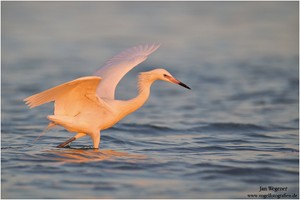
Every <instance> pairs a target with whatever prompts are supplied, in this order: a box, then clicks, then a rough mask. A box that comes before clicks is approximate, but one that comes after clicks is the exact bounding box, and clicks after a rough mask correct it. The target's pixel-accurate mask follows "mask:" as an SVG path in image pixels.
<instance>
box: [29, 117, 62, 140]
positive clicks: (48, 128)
mask: <svg viewBox="0 0 300 200" xmlns="http://www.w3.org/2000/svg"><path fill="white" fill-rule="evenodd" d="M55 126H56V124H55V123H53V122H50V123H49V124H48V126H47V127H46V128H45V129H44V131H43V132H42V133H41V134H40V135H39V136H38V137H37V138H36V139H35V140H34V141H33V142H32V144H34V143H35V142H36V141H37V140H38V139H39V138H40V137H41V136H42V135H44V133H45V132H46V131H48V130H50V129H52V128H54V127H55Z"/></svg>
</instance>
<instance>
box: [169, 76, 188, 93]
mask: <svg viewBox="0 0 300 200" xmlns="http://www.w3.org/2000/svg"><path fill="white" fill-rule="evenodd" d="M164 77H165V78H167V79H168V80H169V81H170V82H171V83H175V84H178V85H181V86H182V87H185V88H187V89H189V90H191V88H190V87H189V86H187V85H186V84H184V83H183V82H181V81H179V80H177V79H176V78H174V77H172V76H169V75H167V74H164Z"/></svg>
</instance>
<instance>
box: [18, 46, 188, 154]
mask: <svg viewBox="0 0 300 200" xmlns="http://www.w3.org/2000/svg"><path fill="white" fill-rule="evenodd" d="M158 48H159V45H158V44H152V45H139V46H135V47H132V48H129V49H126V50H125V51H123V52H121V53H119V54H118V55H116V56H114V57H113V58H111V59H110V60H108V61H107V62H106V63H105V65H104V67H102V68H100V69H99V70H98V71H96V73H95V74H94V76H85V77H82V78H78V79H75V80H73V81H70V82H67V83H64V84H61V85H58V86H56V87H53V88H50V89H48V90H45V91H43V92H41V93H38V94H35V95H32V96H30V97H28V98H26V99H25V100H24V101H25V102H26V104H27V105H28V106H29V107H30V108H34V107H37V106H40V105H42V104H45V103H48V102H52V101H54V115H48V117H47V118H48V119H49V120H50V121H51V122H50V123H49V125H48V127H47V128H46V130H48V129H50V128H52V127H54V126H56V125H60V126H63V127H64V128H65V129H67V130H68V131H69V132H76V133H77V134H76V135H75V136H74V137H72V138H70V139H69V140H67V141H66V142H63V143H61V144H60V145H58V146H57V147H65V146H66V145H67V144H69V143H70V142H72V141H74V140H76V139H78V138H81V137H83V136H86V135H88V136H90V137H91V139H92V141H93V146H94V148H99V144H100V131H102V130H105V129H108V128H110V127H112V126H113V125H114V124H116V123H117V122H118V121H120V120H121V119H122V118H124V117H125V116H126V115H128V114H130V113H132V112H134V111H135V110H137V109H139V108H140V107H141V106H142V105H143V104H144V103H145V102H146V100H147V99H148V97H149V95H150V87H151V85H152V84H153V83H154V81H156V80H163V81H167V82H171V83H175V84H178V85H181V86H183V87H185V88H188V89H190V88H189V87H188V86H187V85H185V84H184V83H182V82H180V81H179V80H177V79H175V78H174V77H173V76H172V75H171V74H170V73H169V72H168V71H166V70H165V69H154V70H152V71H148V72H142V73H140V74H139V76H138V95H137V96H136V97H135V98H132V99H129V100H125V101H121V100H116V99H115V89H116V86H117V85H118V83H119V81H120V80H121V78H122V77H123V76H124V75H125V74H126V73H127V72H128V71H130V70H131V69H132V68H134V67H135V66H137V65H138V64H140V63H141V62H143V61H144V60H146V59H147V57H148V55H150V54H151V53H153V52H154V51H155V50H157V49H158Z"/></svg>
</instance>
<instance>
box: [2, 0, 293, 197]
mask: <svg viewBox="0 0 300 200" xmlns="http://www.w3.org/2000/svg"><path fill="white" fill-rule="evenodd" d="M1 12H2V19H1V23H2V32H1V34H2V38H1V42H2V45H1V47H2V61H1V64H2V73H1V85H2V86H1V90H2V96H1V105H2V110H1V114H2V121H1V124H2V140H1V145H2V190H3V191H2V195H3V197H6V198H11V197H14V198H22V197H27V198H45V197H53V196H51V195H52V194H54V193H55V195H57V196H55V197H57V198H75V196H68V195H67V194H66V193H64V192H65V191H69V190H70V191H72V194H74V195H76V197H81V198H86V197H90V198H100V197H113V198H120V197H122V198H123V197H127V198H134V197H137V198H141V197H145V196H143V194H148V196H147V197H149V198H150V197H167V198H220V197H221V198H227V197H228V198H246V196H245V195H246V194H247V193H249V192H257V190H258V189H257V188H259V186H260V185H262V184H271V183H277V184H279V186H287V187H289V188H290V191H289V192H291V191H293V192H296V193H297V192H298V186H299V185H298V181H299V180H298V174H299V171H298V163H299V159H298V154H299V149H298V140H299V136H298V127H299V118H298V111H299V84H298V83H299V68H298V63H299V51H298V50H299V46H298V45H299V37H298V36H299V31H298V30H299V2H2V3H1ZM152 42H160V43H161V47H160V48H159V49H158V50H157V51H156V52H155V53H154V54H153V55H151V56H150V57H149V58H148V60H146V61H145V62H144V63H142V64H141V65H140V66H139V67H137V68H135V69H134V70H133V71H131V72H130V73H128V74H127V76H126V77H124V79H123V80H122V81H121V82H120V84H119V87H118V89H117V98H118V99H129V98H132V97H134V96H135V95H136V76H137V74H138V72H141V71H147V70H151V69H153V68H166V69H167V70H168V71H170V73H171V74H173V75H174V76H175V77H176V78H178V79H179V80H181V81H182V82H184V83H186V84H187V85H189V86H190V87H191V88H192V91H188V90H185V89H183V88H181V87H178V86H176V85H171V84H168V83H161V82H159V83H155V84H154V86H152V91H151V92H152V93H151V97H150V99H149V101H148V102H147V103H146V104H145V106H144V107H143V108H142V109H140V110H138V111H137V112H136V113H134V114H132V115H130V116H128V117H126V118H125V119H124V120H122V121H121V122H120V123H119V124H118V125H116V127H115V128H113V129H111V130H107V132H103V134H102V136H103V137H102V138H103V139H102V142H103V146H101V145H100V146H101V147H104V148H108V149H118V150H121V151H126V152H129V153H139V154H143V155H147V156H150V157H153V156H154V155H155V156H156V158H159V159H158V160H155V162H154V161H153V160H146V161H143V162H142V161H141V162H142V164H141V163H140V165H138V166H140V168H137V169H136V168H135V167H136V165H132V163H131V162H130V159H128V160H123V161H122V162H121V161H120V162H119V161H118V162H117V163H115V162H113V161H109V163H105V162H101V164H100V163H98V165H95V164H94V165H93V164H84V165H83V166H85V167H84V169H87V171H84V170H83V169H82V167H83V166H82V165H79V164H78V165H76V166H73V165H71V164H67V165H65V164H55V163H56V162H53V159H54V158H56V157H57V154H49V152H48V153H45V152H44V151H45V148H46V150H49V149H53V148H54V147H55V145H56V144H57V143H59V142H61V141H63V140H65V139H66V138H68V137H69V136H71V134H67V133H66V131H64V130H60V131H52V132H50V133H47V134H46V135H45V136H43V137H42V138H41V139H40V141H39V142H37V144H35V145H34V146H30V144H31V142H32V141H33V140H34V138H35V137H36V136H37V135H38V134H39V133H40V132H41V131H42V130H43V128H44V127H45V126H46V124H47V119H46V116H47V115H49V114H51V112H52V111H51V109H52V105H50V104H49V105H45V106H42V107H39V108H37V109H34V110H29V109H28V108H27V107H26V106H25V105H24V104H23V102H22V100H23V99H24V98H26V97H27V96H30V95H32V94H34V93H37V92H40V91H42V90H45V89H48V88H50V87H53V86H55V85H58V84H60V83H63V82H66V81H70V80H72V79H75V78H78V77H80V76H88V75H91V74H92V73H94V72H95V71H96V70H97V69H98V68H99V67H101V66H102V65H103V63H104V62H105V61H106V60H107V59H109V58H111V57H112V56H114V55H115V54H117V53H119V52H120V51H122V50H124V49H126V48H129V47H131V46H134V45H138V44H145V43H152ZM142 133H146V134H142ZM173 134H175V135H176V138H169V137H168V135H169V136H171V135H173ZM108 135H109V136H108ZM152 135H155V138H154V137H151V136H152ZM137 136H138V137H137ZM129 141H131V143H130V142H129ZM147 141H148V142H149V143H147ZM151 141H152V143H151ZM155 141H156V143H154V142H155ZM171 141H172V142H171ZM200 141H201V142H200ZM170 142H171V144H170ZM89 143H90V140H89V138H85V139H82V140H81V141H78V143H76V144H77V145H78V146H79V147H80V146H82V145H88V144H89ZM76 144H75V143H74V145H75V146H76ZM28 145H29V146H28ZM47 145H48V146H47ZM49 145H51V146H49ZM162 147H166V148H164V149H162ZM220 149H221V150H220ZM183 152H185V153H184V156H183V155H182V153H183ZM203 152H209V153H207V154H203ZM73 153H74V152H73ZM258 154H260V156H257V155H258ZM40 156H42V158H41V157H40ZM79 156H85V155H81V154H79ZM94 156H96V155H94ZM183 157H185V159H184V158H183ZM21 158H22V159H21ZM92 158H93V156H92ZM41 159H42V160H44V162H46V164H41V163H40V160H41ZM224 159H225V160H224ZM226 159H227V160H226ZM178 160H181V161H182V162H176V161H178ZM262 160H263V161H264V162H260V161H262ZM48 162H50V163H54V164H53V165H51V167H52V168H51V169H49V168H47V167H48V165H49V163H48ZM24 163H25V164H24ZM149 163H150V164H149ZM153 163H155V164H157V165H155V166H153ZM128 165H129V166H130V167H132V169H135V170H136V171H138V172H139V175H137V174H135V173H133V171H130V170H128ZM87 166H88V167H87ZM99 166H100V167H99ZM120 166H122V167H124V166H125V167H124V168H121V169H122V170H121V172H120V171H118V170H120V168H119V167H120ZM130 167H129V168H130ZM153 167H154V169H155V170H152V169H153ZM111 168H112V169H111ZM32 169H36V170H32ZM99 169H101V170H102V172H105V173H104V174H101V175H99V174H97V173H98V172H99V171H98V170H99ZM16 170H17V171H18V172H16ZM64 170H66V171H67V172H66V171H64ZM77 170H79V171H80V170H82V171H81V172H80V173H81V174H83V175H82V176H78V179H81V180H83V182H80V181H79V182H78V180H77V179H73V178H74V173H75V174H77V172H78V171H77ZM222 170H224V171H222ZM230 170H231V171H230ZM249 170H250V171H251V173H252V174H251V176H250V175H249V174H248V172H249ZM39 171H40V172H41V173H38V174H37V172H39ZM136 171H135V172H136ZM42 172H44V173H42ZM118 172H119V175H118V176H115V178H112V182H111V179H110V178H109V177H112V174H115V173H117V174H118ZM269 172H272V173H269ZM52 173H57V174H58V176H57V177H56V179H55V180H54V177H51V176H50V177H49V178H48V183H44V182H43V180H44V178H45V177H47V176H49V175H50V174H52ZM66 173H69V176H68V175H66V176H61V175H60V174H66ZM89 173H90V174H89ZM87 174H88V175H87ZM92 174H93V175H92ZM89 175H91V176H92V177H93V178H96V177H97V176H98V175H99V177H101V179H102V180H105V181H107V182H105V184H106V185H109V186H107V187H108V189H107V188H105V187H103V188H96V189H95V188H94V186H91V185H95V184H97V183H98V182H97V181H94V183H93V181H91V179H88V178H87V177H89ZM228 175H230V176H228ZM166 176H167V177H166ZM150 177H151V178H150ZM251 177H252V178H251ZM253 177H255V178H253ZM71 178H72V180H71ZM90 178H91V177H90ZM120 179H121V180H120ZM20 180H22V181H20ZM84 180H86V181H84ZM125 180H126V181H127V182H126V181H125ZM130 180H132V182H130ZM135 180H139V181H137V182H135ZM142 180H143V181H144V182H143V181H142ZM76 181H77V182H76ZM113 181H116V182H118V183H116V182H113ZM128 181H129V182H128ZM162 181H165V182H162ZM203 181H205V183H203ZM46 182H47V181H46ZM61 183H64V185H65V187H66V188H64V187H62V185H61ZM125 183H126V184H128V185H129V186H128V185H126V184H125ZM159 183H160V184H159ZM161 183H166V184H161ZM170 183H173V184H175V185H172V184H170ZM99 184H103V183H99ZM191 185H193V186H191ZM25 186H26V187H25ZM68 186H70V187H68ZM83 186H84V187H83ZM127 186H128V187H127ZM172 187H173V189H172ZM175 187H176V190H174V188H175ZM12 188H14V189H12ZM36 188H39V192H38V193H33V192H32V191H35V190H36ZM46 188H47V189H46ZM57 188H63V189H60V190H57ZM91 188H92V189H91ZM214 188H218V192H216V191H215V190H214ZM16 189H18V190H16ZM54 191H55V192H54ZM111 191H114V192H113V193H111ZM200 194H201V196H199V195H200Z"/></svg>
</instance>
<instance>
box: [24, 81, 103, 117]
mask: <svg viewBox="0 0 300 200" xmlns="http://www.w3.org/2000/svg"><path fill="white" fill-rule="evenodd" d="M100 81H101V78H100V77H97V76H87V77H82V78H79V79H75V80H73V81H69V82H67V83H63V84H61V85H58V86H56V87H53V88H50V89H48V90H45V91H43V92H40V93H38V94H35V95H32V96H30V97H27V98H26V99H24V101H25V103H26V104H27V105H28V106H29V107H30V108H34V107H37V106H40V105H42V104H45V103H49V102H51V101H55V108H54V114H55V115H57V114H60V115H68V116H72V115H74V114H76V112H78V110H79V109H80V107H81V106H82V105H84V102H85V101H87V100H89V101H90V100H91V101H93V102H94V103H97V104H105V103H104V102H102V101H101V99H100V98H98V96H97V95H96V89H97V87H98V85H99V83H100Z"/></svg>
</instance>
